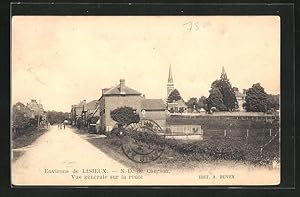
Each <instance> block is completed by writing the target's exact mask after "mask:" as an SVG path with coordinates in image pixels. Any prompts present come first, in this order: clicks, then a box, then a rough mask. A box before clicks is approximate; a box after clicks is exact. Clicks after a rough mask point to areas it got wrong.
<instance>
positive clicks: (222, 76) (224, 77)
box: [221, 66, 227, 79]
mask: <svg viewBox="0 0 300 197" xmlns="http://www.w3.org/2000/svg"><path fill="white" fill-rule="evenodd" d="M221 79H227V74H226V72H225V68H224V66H222V73H221Z"/></svg>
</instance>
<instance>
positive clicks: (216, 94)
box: [205, 88, 227, 111]
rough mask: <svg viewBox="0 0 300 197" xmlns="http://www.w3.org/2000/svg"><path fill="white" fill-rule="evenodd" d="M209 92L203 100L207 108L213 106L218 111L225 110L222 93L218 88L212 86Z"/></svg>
mask: <svg viewBox="0 0 300 197" xmlns="http://www.w3.org/2000/svg"><path fill="white" fill-rule="evenodd" d="M209 93H210V94H209V97H208V98H207V99H206V101H205V103H206V105H207V108H208V109H211V108H212V107H215V108H217V109H218V110H220V111H226V110H227V108H226V106H225V105H224V103H223V95H222V93H221V91H220V90H219V88H212V89H211V90H210V91H209Z"/></svg>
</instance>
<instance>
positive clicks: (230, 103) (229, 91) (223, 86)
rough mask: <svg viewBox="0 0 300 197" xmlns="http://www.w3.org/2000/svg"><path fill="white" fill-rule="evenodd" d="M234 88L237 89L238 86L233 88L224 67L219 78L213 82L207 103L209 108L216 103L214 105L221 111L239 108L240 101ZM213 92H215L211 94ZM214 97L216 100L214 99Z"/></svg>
mask: <svg viewBox="0 0 300 197" xmlns="http://www.w3.org/2000/svg"><path fill="white" fill-rule="evenodd" d="M217 90H219V91H220V93H221V95H222V98H221V96H220V95H219V93H218V91H217ZM234 90H237V88H233V87H232V86H231V84H230V81H229V79H228V78H227V75H226V72H225V70H224V68H223V70H222V74H221V77H220V79H219V80H215V81H214V82H213V83H212V84H211V90H210V95H209V97H208V100H207V101H206V103H207V104H208V106H207V108H208V109H210V108H211V107H213V106H214V105H212V104H216V105H215V106H214V107H216V108H217V109H218V110H220V111H233V110H235V109H237V108H238V102H237V100H236V97H235V92H234ZM211 94H215V95H213V96H211ZM212 98H213V99H214V100H212Z"/></svg>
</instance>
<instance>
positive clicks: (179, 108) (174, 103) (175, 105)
mask: <svg viewBox="0 0 300 197" xmlns="http://www.w3.org/2000/svg"><path fill="white" fill-rule="evenodd" d="M175 92H176V93H177V94H179V92H178V90H177V89H175V88H174V81H173V76H172V68H171V65H170V67H169V77H168V83H167V98H166V103H167V107H168V111H169V112H170V113H183V112H185V111H186V110H187V105H186V104H185V102H184V100H183V99H182V98H179V99H174V100H171V99H170V95H171V94H172V93H175Z"/></svg>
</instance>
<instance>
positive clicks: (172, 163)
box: [77, 131, 279, 170]
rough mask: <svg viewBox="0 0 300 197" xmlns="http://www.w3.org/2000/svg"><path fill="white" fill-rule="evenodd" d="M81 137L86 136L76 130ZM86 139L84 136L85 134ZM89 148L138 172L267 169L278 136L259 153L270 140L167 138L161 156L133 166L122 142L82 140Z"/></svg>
mask: <svg viewBox="0 0 300 197" xmlns="http://www.w3.org/2000/svg"><path fill="white" fill-rule="evenodd" d="M77 132H78V133H79V134H81V135H86V133H85V134H84V133H82V132H80V131H77ZM86 136H87V135H86ZM85 139H86V140H87V141H88V142H90V143H91V144H92V145H94V146H95V147H97V148H98V149H100V150H101V151H102V152H104V153H106V154H107V155H108V156H109V157H111V158H113V159H114V160H116V161H118V162H120V163H121V164H123V165H125V166H127V167H130V168H133V169H137V170H141V169H169V170H172V169H176V170H178V169H182V170H186V169H193V168H196V167H199V165H200V166H201V165H207V164H211V163H214V164H216V163H224V162H225V163H226V162H229V163H242V164H251V165H254V166H266V167H270V164H272V161H273V160H274V159H276V161H277V162H278V160H279V141H278V140H279V137H278V136H277V137H276V138H274V140H273V141H272V142H271V143H270V144H268V146H267V147H265V148H264V150H263V152H262V153H261V152H260V148H261V147H262V146H261V145H262V143H265V142H266V141H267V140H269V139H270V138H267V137H265V138H264V141H261V140H260V138H256V137H249V138H241V137H220V136H219V137H218V136H213V137H209V138H208V137H206V138H204V140H201V141H182V140H175V139H166V147H165V150H164V152H163V154H162V155H161V156H160V157H159V158H158V159H157V160H155V161H152V162H150V163H144V164H141V163H136V162H134V161H131V160H130V159H129V158H127V157H126V156H125V154H124V153H123V151H122V148H121V146H122V139H121V138H119V137H117V136H116V137H102V138H92V137H90V138H88V137H86V138H85Z"/></svg>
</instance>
